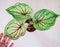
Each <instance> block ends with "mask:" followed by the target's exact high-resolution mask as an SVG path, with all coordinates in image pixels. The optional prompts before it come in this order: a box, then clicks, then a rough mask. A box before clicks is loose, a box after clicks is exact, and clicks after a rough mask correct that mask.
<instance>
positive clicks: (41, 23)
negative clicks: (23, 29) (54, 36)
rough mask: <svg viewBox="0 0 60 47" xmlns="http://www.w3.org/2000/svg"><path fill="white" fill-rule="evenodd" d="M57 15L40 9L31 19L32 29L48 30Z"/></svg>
mask: <svg viewBox="0 0 60 47" xmlns="http://www.w3.org/2000/svg"><path fill="white" fill-rule="evenodd" d="M58 16H59V15H58V14H56V13H54V12H53V11H51V10H48V9H42V10H39V11H38V12H36V13H35V15H34V17H33V24H34V27H35V28H36V29H38V30H42V31H44V30H48V29H50V28H51V27H52V26H53V25H54V24H55V21H56V18H57V17H58Z"/></svg>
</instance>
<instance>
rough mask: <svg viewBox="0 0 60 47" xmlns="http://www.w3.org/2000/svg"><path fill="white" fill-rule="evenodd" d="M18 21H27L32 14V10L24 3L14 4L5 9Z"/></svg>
mask: <svg viewBox="0 0 60 47" xmlns="http://www.w3.org/2000/svg"><path fill="white" fill-rule="evenodd" d="M6 11H7V12H8V13H10V14H11V15H12V16H13V17H14V18H15V19H17V20H18V21H20V20H23V19H25V20H26V19H29V18H30V14H31V13H32V8H31V7H30V6H29V5H27V4H24V3H16V4H15V5H13V6H11V7H9V8H7V9H6Z"/></svg>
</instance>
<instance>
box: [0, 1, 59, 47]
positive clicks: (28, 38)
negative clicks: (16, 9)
mask: <svg viewBox="0 0 60 47" xmlns="http://www.w3.org/2000/svg"><path fill="white" fill-rule="evenodd" d="M16 2H20V3H26V4H28V5H30V6H31V7H32V9H33V13H32V15H31V16H32V17H33V15H34V13H35V12H36V11H38V10H41V9H43V8H46V9H51V10H53V11H54V12H56V13H58V14H59V13H60V0H0V32H4V28H5V26H6V25H7V23H8V22H9V21H10V20H11V19H13V17H12V16H11V15H10V14H8V13H7V12H6V10H5V9H6V8H8V7H9V6H11V5H14V4H15V3H16ZM12 41H13V40H12ZM13 42H14V43H15V45H14V47H60V17H58V18H57V19H56V23H55V25H54V26H53V27H52V28H51V29H49V30H47V31H43V32H42V31H39V30H36V31H35V32H32V33H30V32H26V34H25V36H23V37H21V38H19V39H18V40H15V41H13Z"/></svg>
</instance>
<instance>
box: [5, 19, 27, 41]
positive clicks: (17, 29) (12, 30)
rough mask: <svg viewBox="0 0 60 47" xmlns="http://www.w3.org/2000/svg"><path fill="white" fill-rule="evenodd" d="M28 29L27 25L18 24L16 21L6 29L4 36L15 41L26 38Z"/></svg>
mask: <svg viewBox="0 0 60 47" xmlns="http://www.w3.org/2000/svg"><path fill="white" fill-rule="evenodd" d="M27 27H28V24H27V23H24V22H20V23H19V22H18V21H16V19H13V20H11V21H10V22H9V23H8V24H7V25H6V27H5V30H4V34H5V35H6V36H8V37H10V38H11V39H13V40H16V39H18V38H19V37H20V36H24V34H25V32H26V29H27Z"/></svg>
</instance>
